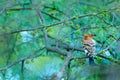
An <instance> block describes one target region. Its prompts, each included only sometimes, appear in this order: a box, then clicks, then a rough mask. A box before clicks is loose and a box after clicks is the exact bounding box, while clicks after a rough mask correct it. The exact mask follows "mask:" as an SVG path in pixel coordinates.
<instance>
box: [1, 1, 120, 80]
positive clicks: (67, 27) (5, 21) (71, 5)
mask: <svg viewBox="0 0 120 80" xmlns="http://www.w3.org/2000/svg"><path fill="white" fill-rule="evenodd" d="M119 4H120V1H119V0H102V1H101V0H82V1H81V0H0V7H1V8H0V55H1V56H0V69H2V68H6V66H9V65H10V64H12V63H14V62H15V61H18V60H20V59H23V58H25V57H27V56H29V55H30V54H33V56H31V57H29V58H27V59H26V60H25V63H24V71H23V72H22V71H21V68H22V65H21V62H18V63H16V64H14V65H13V66H10V67H7V68H6V70H3V71H1V72H0V80H22V79H24V80H49V79H50V78H51V77H52V76H53V75H55V74H57V73H58V72H59V71H60V69H61V68H62V65H63V64H64V63H63V60H65V59H66V56H64V55H61V54H60V53H61V52H64V51H68V52H70V53H72V55H73V56H74V57H77V58H75V59H73V60H72V61H71V62H70V66H69V67H68V66H67V68H66V69H65V72H64V76H63V77H64V78H68V79H69V80H106V79H107V80H108V79H109V76H111V74H109V73H108V71H107V73H105V75H106V76H104V75H103V73H104V71H103V70H105V69H107V68H106V67H105V69H103V68H101V66H100V67H99V66H97V67H93V68H91V66H88V65H89V64H88V62H87V60H88V59H87V60H86V59H78V57H83V56H84V55H85V54H84V53H83V52H82V51H81V49H83V46H82V44H81V43H82V40H83V35H84V34H95V35H96V36H94V39H95V40H96V42H97V50H96V53H99V52H100V51H101V50H103V49H105V48H106V47H109V49H107V52H106V51H102V53H101V55H104V56H106V57H109V60H107V59H104V58H101V57H98V56H97V57H95V62H96V63H97V64H98V65H102V67H103V65H104V64H107V65H108V66H109V64H110V65H111V64H112V62H110V61H114V62H117V61H119V59H120V50H119V49H120V42H119V41H120V40H118V38H120V8H118V9H113V8H114V7H117V5H118V6H119ZM36 10H37V11H38V12H41V14H39V13H38V12H36ZM95 13H97V14H96V15H95ZM86 14H88V15H86ZM89 14H91V15H89ZM83 15H86V16H84V17H80V16H83ZM42 21H43V23H42ZM52 24H54V25H53V26H49V25H52ZM43 26H47V27H49V28H47V27H45V28H44V29H45V30H46V32H47V36H48V41H49V42H48V44H47V42H46V40H45V37H44V33H43V28H40V27H43ZM115 41H116V42H115ZM113 42H115V43H113ZM52 43H54V44H52ZM112 43H113V44H112ZM111 44H112V45H111ZM47 45H51V47H53V49H54V50H52V51H51V50H49V49H48V50H47V47H46V46H47ZM110 45H111V46H110ZM43 47H45V48H44V49H41V50H40V51H38V52H36V53H35V51H36V50H38V49H40V48H43ZM71 47H72V49H71ZM57 48H58V49H60V50H64V51H61V52H59V51H58V52H57V51H56V50H57ZM69 48H70V49H69ZM76 48H77V49H80V50H76ZM108 53H109V54H108ZM86 66H87V67H86ZM114 67H115V68H116V69H119V68H118V67H117V66H116V65H115V66H114ZM102 69H103V70H102ZM110 69H111V68H108V69H107V70H110ZM116 69H115V70H116ZM84 70H85V71H84ZM92 70H93V73H92ZM113 70H114V69H113ZM100 71H102V72H103V73H102V72H101V73H100ZM115 72H116V71H115ZM67 73H69V74H67ZM111 73H112V72H111ZM118 73H119V72H118ZM85 74H86V75H85ZM113 77H114V76H113ZM117 77H118V76H117ZM115 79H116V80H119V79H120V78H119V77H118V78H115ZM115 79H114V80H115Z"/></svg>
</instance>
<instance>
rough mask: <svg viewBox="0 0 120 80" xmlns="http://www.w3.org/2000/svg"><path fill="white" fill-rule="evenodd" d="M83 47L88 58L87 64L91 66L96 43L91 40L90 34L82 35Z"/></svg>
mask: <svg viewBox="0 0 120 80" xmlns="http://www.w3.org/2000/svg"><path fill="white" fill-rule="evenodd" d="M82 44H83V47H84V50H85V53H86V56H88V57H89V64H90V65H92V64H94V55H95V50H96V47H95V46H96V42H95V40H94V39H93V35H92V34H86V35H84V39H83V42H82Z"/></svg>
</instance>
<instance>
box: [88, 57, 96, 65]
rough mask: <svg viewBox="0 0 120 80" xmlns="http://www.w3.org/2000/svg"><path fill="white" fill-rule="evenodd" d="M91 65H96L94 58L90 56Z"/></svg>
mask: <svg viewBox="0 0 120 80" xmlns="http://www.w3.org/2000/svg"><path fill="white" fill-rule="evenodd" d="M89 64H90V65H94V64H95V63H94V57H93V56H90V57H89Z"/></svg>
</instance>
